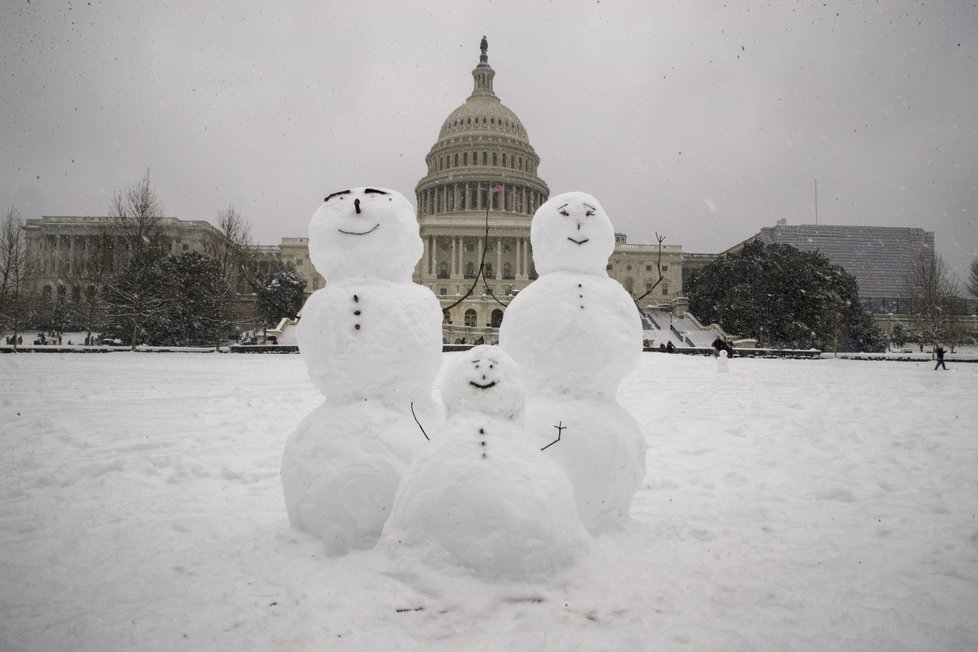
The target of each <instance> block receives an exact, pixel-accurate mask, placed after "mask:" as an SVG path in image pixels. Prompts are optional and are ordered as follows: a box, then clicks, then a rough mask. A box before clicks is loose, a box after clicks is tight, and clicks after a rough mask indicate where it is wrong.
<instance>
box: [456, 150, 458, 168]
mask: <svg viewBox="0 0 978 652" xmlns="http://www.w3.org/2000/svg"><path fill="white" fill-rule="evenodd" d="M455 167H458V153H456V154H455Z"/></svg>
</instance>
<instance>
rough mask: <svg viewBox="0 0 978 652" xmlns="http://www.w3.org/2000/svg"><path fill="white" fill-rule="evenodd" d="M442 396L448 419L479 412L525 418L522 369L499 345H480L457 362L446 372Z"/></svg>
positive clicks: (464, 354)
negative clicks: (465, 413) (456, 415)
mask: <svg viewBox="0 0 978 652" xmlns="http://www.w3.org/2000/svg"><path fill="white" fill-rule="evenodd" d="M441 395H442V401H443V402H444V403H445V409H446V410H447V412H448V415H449V416H452V415H453V414H458V413H461V412H477V413H483V414H491V415H493V416H499V417H503V418H507V419H520V420H522V418H523V402H524V400H525V399H524V389H523V382H522V380H521V379H520V371H519V368H518V367H517V366H516V363H515V362H513V359H512V358H510V357H509V356H508V355H507V354H506V353H505V352H503V351H502V350H501V349H500V348H499V347H496V346H488V345H483V346H477V347H474V348H472V349H469V350H468V351H466V352H465V353H462V354H461V355H460V356H459V357H458V359H456V360H454V361H453V362H452V364H451V365H450V366H449V368H448V369H447V370H446V371H445V378H444V380H443V381H442V389H441Z"/></svg>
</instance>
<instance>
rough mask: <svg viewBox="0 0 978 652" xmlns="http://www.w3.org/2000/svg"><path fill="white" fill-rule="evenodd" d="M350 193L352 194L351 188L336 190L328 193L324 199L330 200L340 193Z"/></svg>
mask: <svg viewBox="0 0 978 652" xmlns="http://www.w3.org/2000/svg"><path fill="white" fill-rule="evenodd" d="M349 194H350V191H349V190H340V191H339V192H334V193H330V194H328V195H326V199H324V200H323V201H329V200H330V199H332V198H333V197H336V196H338V195H349Z"/></svg>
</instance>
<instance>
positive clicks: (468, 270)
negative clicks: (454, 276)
mask: <svg viewBox="0 0 978 652" xmlns="http://www.w3.org/2000/svg"><path fill="white" fill-rule="evenodd" d="M465 278H475V263H473V262H472V261H469V262H467V263H465Z"/></svg>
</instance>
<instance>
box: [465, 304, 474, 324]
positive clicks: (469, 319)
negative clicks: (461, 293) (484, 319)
mask: <svg viewBox="0 0 978 652" xmlns="http://www.w3.org/2000/svg"><path fill="white" fill-rule="evenodd" d="M465 325H466V326H475V310H474V309H472V308H469V309H468V310H466V311H465Z"/></svg>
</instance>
